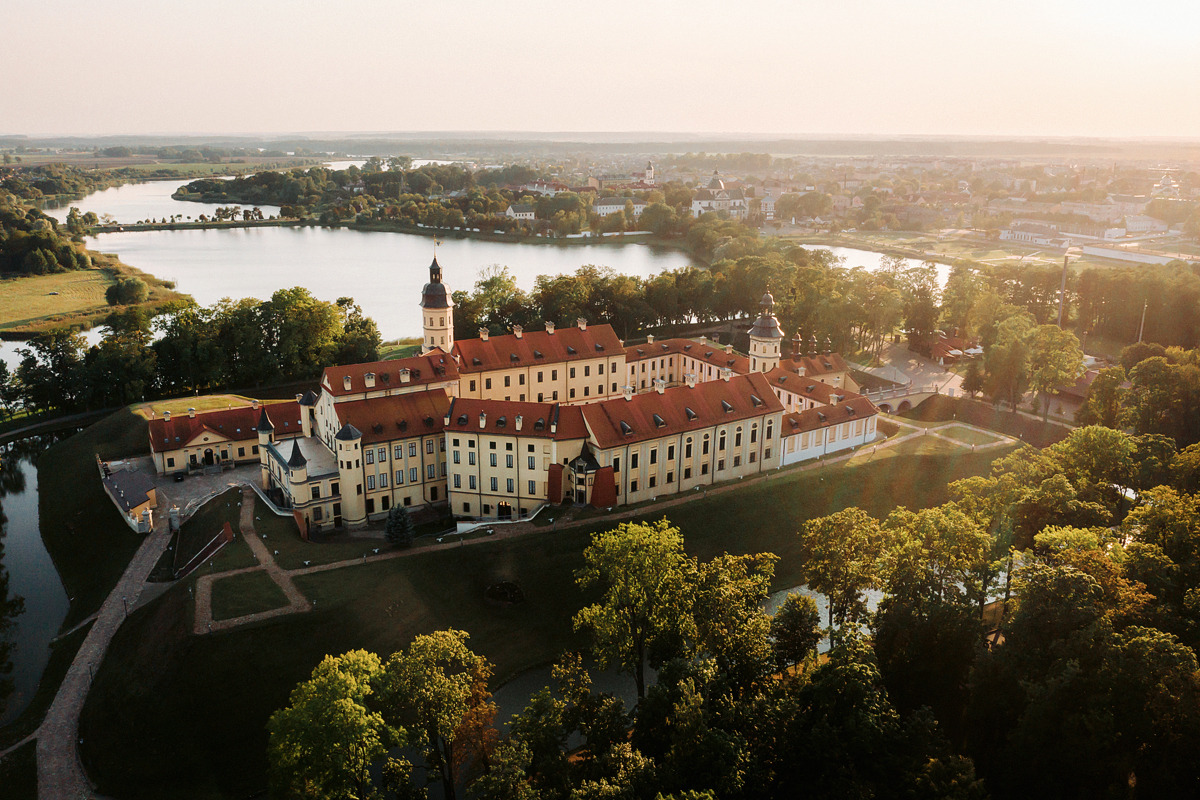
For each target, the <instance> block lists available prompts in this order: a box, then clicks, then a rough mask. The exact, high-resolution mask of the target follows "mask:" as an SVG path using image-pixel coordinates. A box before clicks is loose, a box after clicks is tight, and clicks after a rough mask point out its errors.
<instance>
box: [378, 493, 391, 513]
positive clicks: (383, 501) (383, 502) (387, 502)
mask: <svg viewBox="0 0 1200 800" xmlns="http://www.w3.org/2000/svg"><path fill="white" fill-rule="evenodd" d="M391 505H392V498H390V497H388V496H387V495H386V494H385V495H384V496H383V497H381V498H379V507H380V508H382V509H383V510H384V511H387V510H388V508H389V507H390V506H391Z"/></svg>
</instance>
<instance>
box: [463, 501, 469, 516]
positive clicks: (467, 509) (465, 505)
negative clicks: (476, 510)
mask: <svg viewBox="0 0 1200 800" xmlns="http://www.w3.org/2000/svg"><path fill="white" fill-rule="evenodd" d="M463 513H464V514H470V513H471V504H470V503H463Z"/></svg>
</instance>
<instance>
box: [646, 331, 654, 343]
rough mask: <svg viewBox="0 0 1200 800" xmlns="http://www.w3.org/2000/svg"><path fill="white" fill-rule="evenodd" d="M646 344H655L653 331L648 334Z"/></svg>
mask: <svg viewBox="0 0 1200 800" xmlns="http://www.w3.org/2000/svg"><path fill="white" fill-rule="evenodd" d="M646 344H654V334H653V333H648V334H646Z"/></svg>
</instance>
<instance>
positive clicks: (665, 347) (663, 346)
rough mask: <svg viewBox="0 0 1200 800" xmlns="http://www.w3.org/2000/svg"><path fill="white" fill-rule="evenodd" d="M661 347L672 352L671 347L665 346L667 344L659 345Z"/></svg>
mask: <svg viewBox="0 0 1200 800" xmlns="http://www.w3.org/2000/svg"><path fill="white" fill-rule="evenodd" d="M659 346H660V347H662V349H663V350H670V349H671V348H670V347H669V346H667V345H665V344H663V345H659Z"/></svg>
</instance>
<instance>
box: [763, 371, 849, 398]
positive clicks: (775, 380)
mask: <svg viewBox="0 0 1200 800" xmlns="http://www.w3.org/2000/svg"><path fill="white" fill-rule="evenodd" d="M764 376H765V377H766V379H767V382H768V383H770V385H771V387H772V388H779V389H782V390H783V391H785V392H791V393H792V394H794V395H797V396H798V397H804V398H807V399H809V400H812V401H813V402H816V403H823V404H828V403H829V398H830V397H833V396H834V395H838V396H841V397H844V398H846V399H847V400H849V399H850V398H853V397H858V396H859V395H858V394H856V393H854V392H851V391H849V390H847V389H839V388H838V387H836V386H830V385H829V384H828V383H821V381H820V380H818V379H817V378H813V377H810V376H807V375H805V376H803V377H801V376H800V375H797V374H796V373H794V372H789V371H788V370H785V369H783V368H781V367H776V368H775V369H773V370H771V371H770V372H767V373H764Z"/></svg>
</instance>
